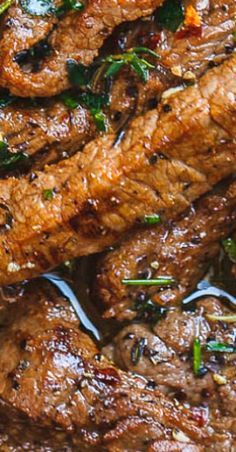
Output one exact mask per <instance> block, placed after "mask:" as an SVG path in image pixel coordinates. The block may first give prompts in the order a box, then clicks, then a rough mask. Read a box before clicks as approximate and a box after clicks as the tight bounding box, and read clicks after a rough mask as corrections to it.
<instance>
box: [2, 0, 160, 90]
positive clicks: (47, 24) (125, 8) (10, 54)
mask: <svg viewBox="0 0 236 452" xmlns="http://www.w3.org/2000/svg"><path fill="white" fill-rule="evenodd" d="M161 3H162V1H161V0H133V1H130V0H123V1H119V0H112V1H107V0H100V1H99V2H98V1H97V0H88V1H87V2H86V7H85V9H84V10H83V11H82V12H69V13H67V14H65V15H63V17H62V18H61V20H59V21H58V19H55V18H54V16H52V17H49V18H48V17H47V18H46V19H44V18H43V19H41V18H40V19H39V18H38V17H32V15H27V14H26V13H25V12H24V11H22V9H21V7H20V6H19V4H18V1H17V2H16V4H14V5H13V6H12V7H10V9H9V12H8V13H7V14H6V17H5V20H4V24H3V27H4V31H3V36H2V40H1V42H0V55H1V57H0V68H1V70H0V85H1V86H3V87H7V88H8V89H10V91H11V92H12V93H14V94H16V95H17V96H23V97H29V96H46V97H47V96H52V95H54V94H57V93H60V92H61V91H63V90H64V89H66V88H68V86H69V81H68V76H67V70H66V61H67V59H68V58H73V59H75V60H77V61H80V62H82V63H83V64H86V65H88V64H90V63H91V62H92V61H93V59H94V58H95V57H96V56H97V54H98V50H99V48H100V47H101V46H102V44H103V42H104V40H105V39H106V37H107V36H109V34H110V33H111V32H112V30H113V29H114V28H115V27H116V26H117V25H119V24H121V23H122V22H125V21H133V20H136V19H138V18H140V17H145V16H148V15H150V14H151V13H152V12H153V11H154V10H155V9H156V8H157V7H158V6H159V5H160V4H161ZM55 25H56V27H55ZM32 30H33V32H32ZM50 32H51V34H50V36H49V38H48V43H49V46H50V47H51V48H52V52H51V54H50V55H49V56H48V57H46V58H45V61H44V62H43V63H42V67H41V68H40V70H39V71H37V72H32V73H28V72H23V70H22V69H21V68H20V66H19V65H18V63H17V60H16V59H15V57H16V56H17V54H18V53H20V52H22V51H25V50H27V49H30V48H31V47H32V46H33V45H35V44H36V43H38V42H39V41H40V40H42V39H44V38H46V37H47V36H48V34H49V33H50Z"/></svg>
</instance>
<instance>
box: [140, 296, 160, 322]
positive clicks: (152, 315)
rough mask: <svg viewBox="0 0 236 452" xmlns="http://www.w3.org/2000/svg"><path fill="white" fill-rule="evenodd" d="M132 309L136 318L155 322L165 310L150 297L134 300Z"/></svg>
mask: <svg viewBox="0 0 236 452" xmlns="http://www.w3.org/2000/svg"><path fill="white" fill-rule="evenodd" d="M133 310H134V311H136V312H137V315H136V319H137V320H143V321H145V322H149V323H156V322H157V321H158V320H160V319H161V318H162V317H163V316H164V315H165V314H166V312H167V309H166V308H163V307H162V306H159V305H158V304H157V303H154V302H153V301H152V300H150V299H148V300H144V301H140V300H139V299H137V300H135V303H134V308H133Z"/></svg>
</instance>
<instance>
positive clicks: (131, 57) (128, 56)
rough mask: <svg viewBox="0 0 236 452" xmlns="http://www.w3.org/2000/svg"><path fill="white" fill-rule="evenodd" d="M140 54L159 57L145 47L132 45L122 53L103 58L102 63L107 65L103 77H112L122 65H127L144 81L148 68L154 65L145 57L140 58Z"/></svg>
mask: <svg viewBox="0 0 236 452" xmlns="http://www.w3.org/2000/svg"><path fill="white" fill-rule="evenodd" d="M141 54H146V55H151V56H152V57H153V58H155V59H157V58H158V59H159V58H160V56H159V55H158V54H157V53H156V52H153V50H151V49H148V48H147V47H133V48H132V49H129V50H128V51H127V52H124V53H122V54H118V55H109V56H107V57H106V58H105V59H104V63H106V64H107V65H108V67H107V69H106V71H105V74H104V77H105V78H108V77H114V75H116V74H117V73H118V72H119V71H120V70H121V68H122V67H124V66H126V65H129V66H130V67H131V68H132V69H133V70H134V72H135V73H136V74H137V75H138V76H139V78H140V79H141V80H142V81H143V82H146V81H147V80H148V77H149V70H150V69H154V68H155V66H154V65H153V64H152V63H150V62H149V61H147V60H146V59H144V58H141V57H140V55H141Z"/></svg>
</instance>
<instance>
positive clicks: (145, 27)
mask: <svg viewBox="0 0 236 452" xmlns="http://www.w3.org/2000/svg"><path fill="white" fill-rule="evenodd" d="M184 5H185V8H187V6H193V7H194V8H195V9H196V11H197V13H198V15H199V17H200V18H201V27H200V28H199V33H198V35H197V36H196V34H195V33H194V29H193V30H192V33H191V32H190V33H189V34H188V33H187V30H185V31H186V35H185V36H184V35H183V36H184V37H181V35H180V33H179V32H178V31H177V32H176V33H172V32H169V31H167V30H160V29H158V21H157V20H155V19H154V20H153V19H152V18H151V19H150V21H149V22H148V21H145V22H144V23H142V26H139V29H138V30H139V31H137V32H136V33H135V38H133V37H132V36H133V35H132V30H131V38H129V35H128V36H127V35H125V37H126V39H124V38H123V40H122V35H121V36H119V35H118V42H120V41H121V42H122V45H123V41H124V42H125V43H126V47H125V48H130V47H133V46H135V45H141V44H142V45H147V47H148V46H151V47H152V48H153V50H155V51H156V53H158V54H159V55H160V61H159V63H160V64H157V65H156V70H154V71H151V72H150V76H149V80H148V82H147V83H145V84H140V83H139V82H138V80H137V78H136V77H135V76H133V77H132V76H131V73H130V71H123V72H122V75H121V77H118V78H117V80H115V82H114V88H113V90H112V92H111V107H110V108H111V110H114V112H115V111H116V112H121V113H125V112H126V113H127V114H128V113H129V111H130V108H131V106H132V105H133V103H134V99H133V97H132V94H133V91H132V90H131V89H130V85H131V84H132V85H133V89H135V88H136V92H137V95H136V113H137V112H139V113H143V111H145V109H146V110H148V109H150V105H151V104H152V103H153V102H155V101H158V100H159V99H160V97H161V93H162V92H163V91H164V90H165V89H167V88H169V87H173V86H176V85H179V84H180V83H181V81H183V82H184V81H186V80H187V76H190V74H192V77H193V79H192V80H194V77H196V78H199V76H201V75H202V74H203V73H204V72H205V71H206V69H207V67H208V66H210V65H214V64H219V63H220V62H221V61H222V60H224V59H225V57H226V54H229V53H230V52H232V51H233V49H234V47H235V41H234V38H233V32H234V30H235V21H234V18H235V14H236V4H235V2H234V0H230V1H227V2H224V1H222V0H210V1H209V2H206V3H205V4H204V5H203V4H202V2H201V1H199V0H190V1H188V0H187V1H185V2H184ZM157 17H158V14H157ZM137 28H138V27H137ZM195 32H196V29H195ZM153 41H154V42H156V44H153Z"/></svg>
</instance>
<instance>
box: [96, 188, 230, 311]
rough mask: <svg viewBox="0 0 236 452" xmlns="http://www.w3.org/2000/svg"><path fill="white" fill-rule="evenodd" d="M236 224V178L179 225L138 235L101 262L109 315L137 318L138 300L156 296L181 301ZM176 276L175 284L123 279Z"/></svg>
mask: <svg viewBox="0 0 236 452" xmlns="http://www.w3.org/2000/svg"><path fill="white" fill-rule="evenodd" d="M233 228H236V182H234V183H232V184H231V185H230V187H228V186H227V188H225V189H224V191H223V192H222V190H221V192H220V193H218V194H209V195H207V196H205V197H204V198H201V199H200V200H199V201H197V203H196V204H195V206H194V207H192V208H190V209H189V210H188V211H187V212H186V213H185V214H184V216H183V217H182V218H180V219H179V220H178V221H176V222H174V223H169V224H164V225H162V226H155V227H151V228H149V229H148V228H146V229H145V230H142V231H139V232H137V233H136V234H132V236H131V237H130V238H128V239H127V240H126V241H125V242H123V243H122V244H121V246H120V247H119V248H118V249H116V250H115V251H113V252H111V253H108V254H107V255H106V256H105V257H104V258H101V259H100V260H99V262H98V266H97V267H98V275H97V286H96V294H97V295H98V296H99V298H100V299H101V300H102V301H103V302H104V304H105V306H106V308H107V311H106V313H105V316H106V317H116V318H118V319H125V318H132V317H135V315H136V314H137V313H136V312H135V311H134V310H133V308H134V304H135V300H137V299H144V300H145V299H148V298H151V299H152V300H153V301H155V302H157V303H160V304H161V305H167V306H168V305H171V306H172V305H175V304H179V303H181V301H182V300H183V298H184V297H185V296H186V295H187V294H188V293H190V292H191V291H192V290H193V289H194V287H195V286H196V284H197V282H198V281H199V280H200V278H202V277H203V276H204V274H205V272H206V270H207V268H208V267H209V265H210V263H211V261H212V260H213V259H214V258H215V257H216V256H217V254H218V253H219V250H220V240H221V239H223V238H224V237H227V235H228V234H229V233H230V231H232V229H233ZM142 275H146V276H144V277H148V278H156V277H158V276H160V275H166V276H172V277H173V278H174V279H175V280H176V283H177V284H176V285H174V287H172V288H166V289H158V287H155V286H152V287H146V288H145V287H142V286H138V287H127V286H125V285H124V284H122V279H125V278H128V279H140V277H141V276H142Z"/></svg>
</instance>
